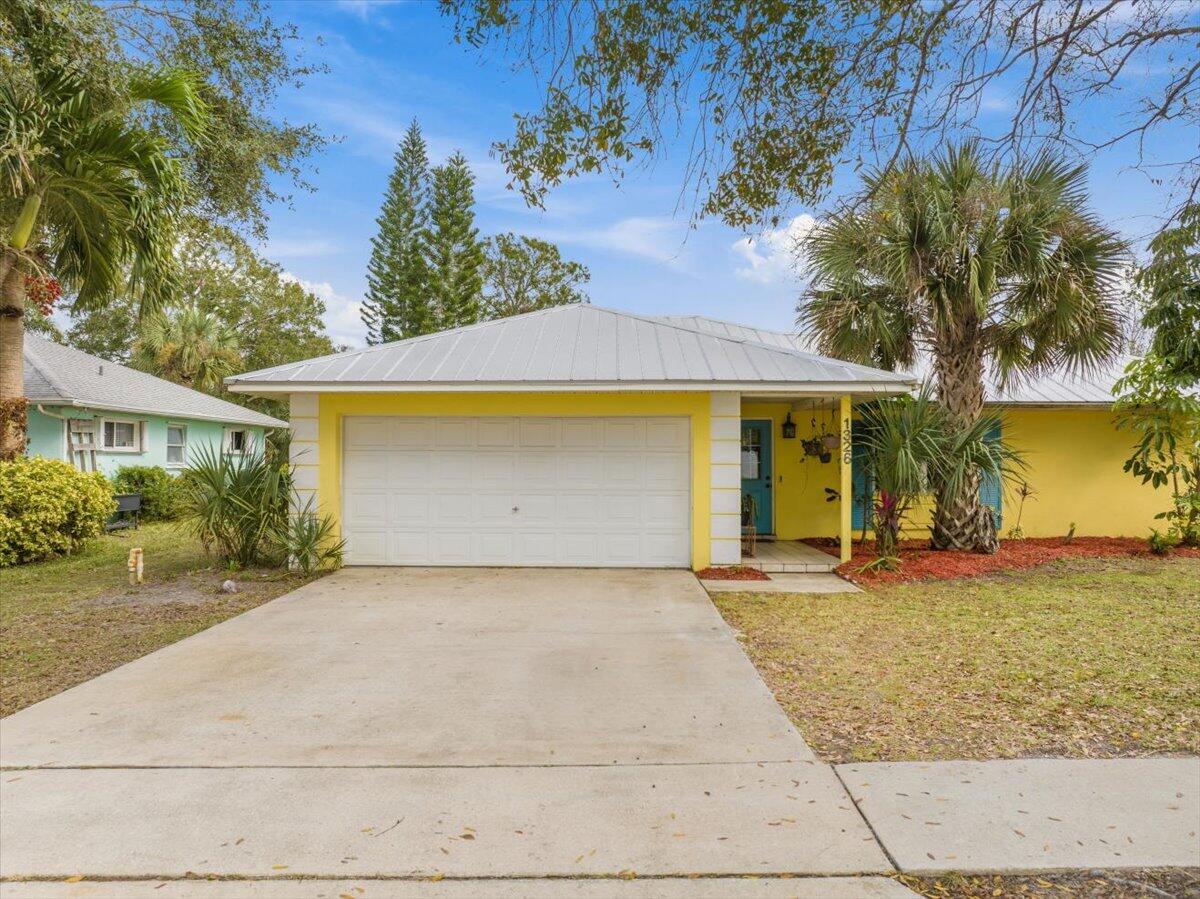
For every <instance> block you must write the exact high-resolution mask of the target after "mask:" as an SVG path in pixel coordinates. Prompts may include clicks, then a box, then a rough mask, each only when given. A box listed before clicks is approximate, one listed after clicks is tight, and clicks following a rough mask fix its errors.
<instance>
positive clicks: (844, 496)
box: [738, 394, 854, 573]
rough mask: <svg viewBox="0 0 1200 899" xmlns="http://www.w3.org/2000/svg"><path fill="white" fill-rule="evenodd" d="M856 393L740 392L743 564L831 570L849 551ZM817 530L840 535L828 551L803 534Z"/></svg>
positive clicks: (828, 535)
mask: <svg viewBox="0 0 1200 899" xmlns="http://www.w3.org/2000/svg"><path fill="white" fill-rule="evenodd" d="M853 399H854V397H853V396H849V395H845V394H842V395H829V394H825V395H820V394H815V395H814V394H802V395H796V394H792V395H773V396H754V395H746V394H743V395H742V396H741V397H740V403H739V408H738V412H739V413H740V414H739V421H738V432H739V438H740V445H739V456H738V463H739V475H740V485H739V486H740V495H741V521H740V524H741V528H740V536H741V538H742V539H741V541H740V544H741V545H740V546H739V547H738V549H739V552H738V561H739V562H740V564H742V565H745V566H747V567H750V568H756V569H759V570H760V571H765V572H777V573H786V572H795V573H806V572H828V571H833V570H834V569H835V568H836V567H837V566H838V565H839V564H840V563H841V562H843V561H847V560H848V559H849V558H850V542H851V511H852V509H851V507H852V505H853V499H852V495H853V488H852V470H851V469H852V466H851V456H852V447H851V445H850V443H851V440H850V438H851V407H852V402H853ZM755 536H756V537H757V539H755ZM814 537H822V538H833V541H834V542H833V547H832V548H831V550H830V551H829V552H822V551H821V550H820V549H817V548H816V547H814V546H810V545H809V544H807V543H804V542H801V541H803V540H805V539H808V538H814ZM751 546H753V550H751Z"/></svg>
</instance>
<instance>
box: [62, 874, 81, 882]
mask: <svg viewBox="0 0 1200 899" xmlns="http://www.w3.org/2000/svg"><path fill="white" fill-rule="evenodd" d="M81 880H83V875H82V874H72V875H71V876H70V877H68V878H67V879H66V880H64V881H63V883H79V881H81Z"/></svg>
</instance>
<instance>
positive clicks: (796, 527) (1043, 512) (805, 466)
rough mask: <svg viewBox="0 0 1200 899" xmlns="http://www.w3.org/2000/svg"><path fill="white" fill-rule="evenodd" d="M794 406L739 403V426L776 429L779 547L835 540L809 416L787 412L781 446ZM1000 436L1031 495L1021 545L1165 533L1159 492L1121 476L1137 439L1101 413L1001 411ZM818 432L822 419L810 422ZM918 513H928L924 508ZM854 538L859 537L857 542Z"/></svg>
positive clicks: (919, 532)
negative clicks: (753, 423)
mask: <svg viewBox="0 0 1200 899" xmlns="http://www.w3.org/2000/svg"><path fill="white" fill-rule="evenodd" d="M791 409H792V405H791V404H790V403H761V402H744V403H743V404H742V417H743V418H746V419H767V420H770V421H771V423H772V428H771V430H772V434H773V439H774V446H773V449H774V459H775V463H774V464H775V484H774V494H775V496H774V503H775V531H776V534H777V535H778V536H779V537H780V538H781V539H798V538H803V537H835V536H837V535H838V532H839V524H840V520H839V508H838V506H839V504H837V503H827V502H825V495H826V494H825V491H824V488H825V487H832V488H839V487H840V484H839V479H838V465H837V456H836V455H835V457H834V461H833V462H832V463H829V464H822V463H821V462H819V461H818V460H816V459H813V458H811V457H810V458H807V459H806V458H805V457H804V450H803V448H802V447H801V446H800V441H801V440H802V439H803V438H805V437H808V436H810V435H811V434H812V433H813V427H812V425H811V422H810V419H811V418H812V417H813V413H812V412H811V411H810V410H808V409H805V408H803V407H802V406H801V407H800V408H799V409H798V411H793V412H792V421H794V422H796V426H797V427H796V438H795V439H794V440H784V439H783V437H782V435H781V426H782V424H783V421H784V418H785V417H786V415H787V413H788V411H789V410H791ZM1000 411H1001V414H1002V415H1003V417H1004V425H1003V427H1004V433H1005V435H1006V436H1007V438H1008V439H1009V440H1011V441H1012V443H1013V445H1014V446H1015V447H1017V448H1018V449H1020V450H1022V451H1024V453H1025V455H1026V460H1027V462H1028V463H1029V468H1028V470H1027V472H1026V473H1025V475H1024V478H1025V480H1027V481H1028V483H1029V485H1030V486H1031V487H1032V488H1033V489H1034V490H1035V491H1036V493H1035V494H1034V495H1033V496H1032V497H1031V498H1029V499H1027V500H1026V501H1025V508H1024V511H1023V512H1022V514H1021V528H1022V530H1023V531H1024V532H1025V535H1026V536H1027V537H1055V536H1061V535H1063V534H1066V532H1067V530H1068V529H1069V528H1070V527H1071V523H1072V522H1074V523H1075V533H1077V534H1079V535H1081V536H1103V537H1142V536H1145V535H1146V534H1147V532H1148V531H1149V530H1150V528H1152V527H1155V526H1157V527H1159V528H1161V527H1162V522H1156V521H1155V520H1154V516H1155V514H1156V513H1158V512H1161V511H1163V510H1164V509H1166V508H1167V506H1168V504H1169V497H1168V495H1167V493H1166V491H1165V490H1158V491H1155V490H1152V489H1151V488H1150V487H1149V486H1144V485H1142V484H1141V483H1140V481H1138V479H1136V478H1134V477H1132V476H1131V475H1128V474H1126V473H1125V472H1124V471H1122V470H1121V469H1122V466H1123V465H1124V463H1125V459H1126V458H1127V457H1128V455H1129V449H1130V447H1131V446H1132V444H1133V439H1132V437H1131V436H1130V434H1129V433H1128V432H1126V431H1118V430H1117V429H1116V426H1115V423H1114V417H1113V414H1112V412H1111V411H1109V410H1106V409H1069V408H1038V409H1002V410H1000ZM816 418H817V429H816V430H817V431H818V432H820V431H821V430H822V425H823V424H825V425H827V424H828V421H829V415H828V412H826V413H825V415H824V417H822V415H821V413H819V412H818V413H816ZM1018 503H1019V499H1018V498H1017V497H1016V496H1014V495H1012V492H1011V491H1009V492H1006V494H1005V496H1004V522H1003V528H1002V534H1003V533H1007V531H1008V529H1009V528H1011V527H1013V526H1014V525H1015V524H1016V523H1017V505H1018ZM923 505H924V504H923ZM928 523H929V509H928V507H927V505H926V506H925V507H924V508H921V507H918V509H916V510H915V511H914V513H913V514H911V515H910V520H909V526H908V527H907V528H906V529H905V531H906V533H907V534H908V535H909V536H912V537H922V536H925V535H926V534H928ZM855 536H856V537H857V536H858V532H855Z"/></svg>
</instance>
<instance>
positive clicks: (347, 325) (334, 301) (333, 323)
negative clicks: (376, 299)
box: [280, 271, 366, 347]
mask: <svg viewBox="0 0 1200 899" xmlns="http://www.w3.org/2000/svg"><path fill="white" fill-rule="evenodd" d="M280 277H282V278H283V279H284V280H287V281H292V282H294V283H296V284H299V285H300V286H301V287H303V288H304V289H305V290H307V291H308V292H309V293H313V294H316V295H317V296H318V297H319V298H320V299H321V300H322V301H323V302H324V303H325V315H324V317H323V318H324V321H325V330H326V331H327V332H328V333H329V337H330V339H331V340H332V341H333V342H334V343H335V344H347V345H349V346H352V347H360V346H363V345H364V344H365V343H366V328H365V327H364V326H363V323H362V305H363V304H362V300H356V299H352V298H351V297H348V296H345V295H344V294H340V293H338V292H337V291H336V290H334V288H333V285H332V284H330V283H329V282H328V281H306V280H304V279H303V278H298V277H296V276H295V275H293V274H292V273H291V272H286V271H285V272H283V273H282V275H281V276H280Z"/></svg>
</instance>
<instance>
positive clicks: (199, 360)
mask: <svg viewBox="0 0 1200 899" xmlns="http://www.w3.org/2000/svg"><path fill="white" fill-rule="evenodd" d="M241 361H242V357H241V355H240V354H239V353H238V342H237V335H236V334H235V333H234V332H233V331H232V330H231V329H230V328H229V327H228V326H227V325H226V324H225V323H224V322H222V321H221V319H220V318H218V317H217V316H215V315H212V314H211V313H207V312H202V311H201V310H200V309H199V308H198V307H196V306H188V307H186V308H184V309H182V310H179V311H178V312H177V313H176V314H174V315H170V314H168V313H167V312H165V311H163V312H156V313H154V314H152V315H151V316H150V317H149V318H147V320H146V321H145V323H144V324H143V325H142V332H141V335H140V336H139V337H138V339H137V342H136V343H135V344H134V347H133V359H132V362H133V365H134V366H135V367H136V368H140V369H142V370H143V371H148V372H150V373H151V374H155V375H158V376H159V377H161V378H166V379H167V380H169V381H175V382H176V383H178V384H183V385H185V386H187V387H191V388H193V389H195V390H203V391H205V392H207V393H216V392H217V391H218V390H219V389H220V387H221V382H222V381H223V380H224V379H225V378H226V377H227V376H229V375H232V374H235V373H236V372H237V371H238V366H239V363H240V362H241Z"/></svg>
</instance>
